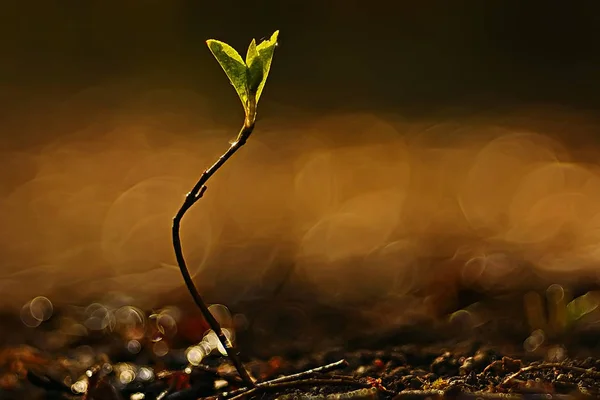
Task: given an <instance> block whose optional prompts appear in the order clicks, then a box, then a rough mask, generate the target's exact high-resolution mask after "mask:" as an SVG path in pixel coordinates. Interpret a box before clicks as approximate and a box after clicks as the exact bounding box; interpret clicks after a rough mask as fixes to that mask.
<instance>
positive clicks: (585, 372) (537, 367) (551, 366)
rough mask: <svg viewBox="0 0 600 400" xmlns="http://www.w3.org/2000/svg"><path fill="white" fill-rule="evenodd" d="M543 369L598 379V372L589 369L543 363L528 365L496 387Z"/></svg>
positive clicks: (599, 373)
mask: <svg viewBox="0 0 600 400" xmlns="http://www.w3.org/2000/svg"><path fill="white" fill-rule="evenodd" d="M543 369H561V370H563V371H568V372H575V373H578V374H582V375H588V376H592V377H594V378H600V372H599V371H595V370H593V369H591V368H589V369H587V368H581V367H575V366H572V365H565V364H560V363H543V364H538V365H530V366H528V367H523V368H521V369H520V370H518V371H517V372H515V373H513V374H510V375H509V376H507V377H506V378H505V379H504V380H503V381H502V382H501V383H500V385H498V387H504V386H506V385H508V384H509V383H511V381H512V380H513V379H515V378H517V377H518V376H520V375H521V374H524V373H526V372H531V371H540V370H543Z"/></svg>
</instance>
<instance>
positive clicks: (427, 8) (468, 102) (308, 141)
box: [0, 0, 600, 326]
mask: <svg viewBox="0 0 600 400" xmlns="http://www.w3.org/2000/svg"><path fill="white" fill-rule="evenodd" d="M276 29H280V30H281V34H280V45H279V47H278V49H277V52H276V55H275V59H274V64H273V69H272V72H271V75H270V77H269V83H268V85H267V88H266V91H265V95H264V97H263V98H262V100H261V105H260V108H259V119H258V123H257V128H256V130H255V133H254V135H253V137H252V138H251V140H250V141H249V142H248V144H247V146H246V147H244V148H243V149H242V150H241V151H240V153H239V154H237V155H236V156H235V158H234V159H232V160H231V162H230V163H228V164H227V165H226V166H225V167H224V168H223V169H222V170H220V171H219V172H218V174H217V175H216V176H215V177H214V179H213V180H211V181H210V183H209V185H208V187H209V189H208V191H207V193H206V196H205V197H204V199H203V200H202V201H201V202H200V203H198V204H197V206H196V207H194V208H193V209H192V210H191V211H190V212H189V213H188V215H187V216H186V218H185V220H184V222H183V245H184V251H185V255H186V257H187V259H188V262H189V266H190V268H191V270H192V273H193V274H194V276H195V280H196V282H197V285H198V286H199V287H200V288H201V290H202V292H203V293H204V294H205V295H206V299H207V301H209V302H211V303H217V302H220V303H223V304H227V305H228V306H229V307H230V308H232V309H236V308H237V309H239V310H243V309H244V304H248V303H253V304H254V303H259V304H262V306H261V307H262V308H261V309H263V310H269V309H270V308H269V307H271V308H277V307H284V308H285V307H288V309H287V311H285V312H283V313H280V314H278V315H285V316H287V318H288V319H290V320H293V321H295V324H296V325H294V324H292V326H298V325H303V324H305V323H306V321H307V320H309V319H310V312H309V311H307V310H306V308H302V309H300V308H301V307H300V308H299V306H297V304H298V303H302V304H304V305H305V306H306V304H308V303H310V302H311V301H314V302H315V303H318V304H326V305H327V306H328V307H341V308H344V307H350V308H352V307H356V308H352V309H353V310H354V312H356V313H359V314H360V316H361V318H363V317H364V318H365V319H366V320H368V321H371V322H373V321H376V322H377V324H379V323H384V322H385V323H392V324H393V323H398V322H399V321H406V320H412V319H415V318H416V319H419V318H422V316H423V315H428V316H434V317H436V316H439V315H446V314H447V313H451V312H453V311H456V310H458V309H461V308H462V307H467V306H469V305H470V304H472V303H475V302H476V301H477V300H478V299H479V298H480V297H478V296H492V295H497V294H502V293H504V294H506V293H525V292H527V291H530V290H534V291H535V290H537V291H538V292H539V291H541V293H544V291H545V290H546V288H548V287H549V286H550V285H552V284H554V285H558V286H552V287H553V289H552V290H553V291H552V292H551V293H553V294H552V295H553V296H555V297H556V293H559V295H558V298H560V301H563V300H565V298H566V297H565V296H566V294H565V293H566V292H565V290H566V289H565V288H567V287H568V288H573V289H572V290H573V293H574V294H573V296H575V295H576V294H577V293H579V292H580V294H581V293H585V292H586V291H588V290H592V289H594V288H595V285H596V284H597V282H598V280H599V277H600V276H599V275H598V261H600V168H599V166H600V164H599V163H598V160H599V155H600V154H599V153H600V147H598V146H599V144H600V117H599V115H600V114H598V108H599V106H600V96H599V95H598V93H600V70H599V69H598V65H599V62H600V52H599V51H598V50H597V44H598V41H599V40H600V3H598V2H597V1H591V0H590V1H577V2H564V1H553V0H550V1H536V0H532V1H527V2H524V1H517V0H505V1H485V2H484V1H475V0H472V1H471V0H462V1H451V2H450V1H446V0H425V1H418V2H416V1H395V2H391V1H378V0H375V1H369V2H364V1H355V0H343V1H342V0H326V1H324V0H308V1H307V0H303V1H296V0H286V1H277V0H256V1H239V0H222V1H211V2H209V1H203V0H171V1H164V0H118V1H117V0H102V1H96V0H87V1H48V0H44V1H42V0H35V1H31V2H20V1H6V2H4V3H3V7H2V12H1V13H0V52H1V56H2V62H1V63H0V128H1V132H2V133H1V136H0V175H1V178H0V204H1V206H0V255H1V257H0V293H2V296H1V297H0V306H1V307H2V308H3V309H5V310H7V311H8V312H17V313H18V312H22V307H23V306H24V305H25V306H26V307H30V306H31V304H32V303H31V302H30V300H31V299H33V298H36V296H44V299H46V298H47V299H50V300H51V302H52V304H54V306H55V307H61V306H65V305H73V304H75V305H86V304H89V302H92V301H104V300H102V299H105V298H107V296H108V297H110V298H112V299H115V298H119V299H122V300H119V301H120V302H121V303H119V304H125V303H127V304H135V305H136V306H138V307H142V308H151V307H158V306H161V305H165V304H184V305H189V304H190V300H189V295H188V293H187V292H186V290H185V288H184V286H183V283H182V278H181V276H180V274H179V272H178V269H177V267H176V263H175V259H174V256H173V251H172V247H171V239H170V226H171V219H172V217H173V215H174V213H175V212H176V211H177V209H178V207H179V206H180V204H181V202H182V200H183V196H184V194H185V193H186V192H187V191H188V190H189V189H190V188H191V187H192V186H193V184H194V183H195V182H196V179H197V178H198V177H199V175H200V174H201V172H202V171H203V170H204V168H206V167H207V166H209V165H210V164H212V162H213V161H214V160H215V159H216V157H218V156H219V155H220V154H221V153H222V152H223V151H224V150H225V149H226V148H227V146H228V141H229V140H231V139H233V138H234V137H235V135H236V134H237V131H238V129H239V126H240V124H241V122H242V119H243V111H242V108H241V107H240V104H239V99H238V98H237V96H236V95H235V92H234V91H233V89H232V88H231V86H230V85H229V83H228V81H227V78H226V77H225V75H224V74H223V72H222V70H221V69H220V67H219V66H218V64H217V63H216V62H215V60H214V59H213V58H212V55H211V54H210V52H209V50H208V49H207V48H206V46H205V43H204V42H205V40H206V39H209V38H215V39H219V40H223V41H226V42H228V43H230V44H231V45H233V46H234V47H235V48H237V49H239V50H240V52H242V53H243V52H245V49H246V46H247V44H248V43H249V41H250V40H251V38H253V37H255V38H257V39H261V38H263V37H268V36H270V35H271V34H272V32H273V31H274V30H276ZM557 291H558V292H557ZM548 293H550V292H548ZM119 296H120V297H119ZM596 298H597V297H595V299H596ZM278 299H279V300H278ZM281 299H285V301H284V300H281ZM519 299H520V297H519ZM530 299H531V298H530ZM520 301H521V300H518V301H517V302H516V304H517V305H518V306H517V307H516V308H519V307H522V303H520ZM536 301H537V300H536V299H535V298H534V299H533V300H532V301H530V302H529V303H528V304H537V303H536ZM42 302H43V305H44V307H47V303H46V302H45V300H43V301H42ZM286 302H287V303H286ZM364 304H368V305H369V306H368V307H363V308H360V306H361V305H364ZM597 304H598V302H597V301H596V300H594V301H592V308H594V307H597ZM589 307H590V306H589V305H588V308H589ZM594 309H595V308H594ZM28 310H29V308H28ZM357 310H358V311H357ZM28 312H29V311H28ZM30 314H31V313H30ZM28 315H29V314H28ZM265 315H267V316H268V315H269V312H263V317H264V318H266V319H268V317H265ZM278 318H279V317H278ZM36 320H40V318H37V319H36ZM597 320H600V317H599V318H597ZM299 321H300V322H299ZM303 321H304V322H303ZM331 323H333V322H331ZM265 324H266V322H265Z"/></svg>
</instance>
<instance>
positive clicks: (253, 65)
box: [206, 31, 279, 121]
mask: <svg viewBox="0 0 600 400" xmlns="http://www.w3.org/2000/svg"><path fill="white" fill-rule="evenodd" d="M278 36H279V31H275V33H273V35H272V36H271V38H270V39H267V40H265V41H263V42H261V43H259V44H258V45H257V44H256V40H255V39H252V42H251V43H250V46H249V47H248V52H247V53H246V61H244V60H243V59H242V57H241V56H240V54H239V53H238V52H237V51H236V50H235V49H234V48H233V47H231V46H230V45H228V44H227V43H223V42H220V41H218V40H212V39H211V40H207V41H206V44H207V45H208V48H209V49H210V51H211V52H212V53H213V55H214V56H215V58H216V59H217V61H218V62H219V64H220V65H221V67H222V68H223V71H225V73H226V74H227V77H228V78H229V81H230V82H231V84H232V85H233V87H234V89H235V91H236V92H237V94H238V96H239V97H240V100H241V101H242V104H243V106H244V111H245V112H246V116H247V117H248V118H250V119H251V120H252V121H254V117H255V114H256V104H257V103H258V100H259V99H260V95H261V94H262V91H263V89H264V87H265V82H266V81H267V76H268V75H269V70H270V69H271V61H272V60H273V53H274V52H275V47H276V46H277V37H278Z"/></svg>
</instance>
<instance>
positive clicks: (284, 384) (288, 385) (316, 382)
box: [229, 378, 371, 400]
mask: <svg viewBox="0 0 600 400" xmlns="http://www.w3.org/2000/svg"><path fill="white" fill-rule="evenodd" d="M324 385H331V386H354V387H358V388H370V387H371V385H369V384H368V383H364V382H359V381H349V380H347V379H321V378H309V379H298V380H292V381H279V382H276V383H271V382H270V381H269V382H265V383H264V384H258V385H256V387H254V388H252V389H249V390H246V391H244V392H242V393H240V394H238V395H236V396H233V397H230V398H229V400H241V399H243V398H245V397H247V396H252V395H256V394H258V393H261V392H272V391H278V390H286V389H295V388H299V387H306V386H324Z"/></svg>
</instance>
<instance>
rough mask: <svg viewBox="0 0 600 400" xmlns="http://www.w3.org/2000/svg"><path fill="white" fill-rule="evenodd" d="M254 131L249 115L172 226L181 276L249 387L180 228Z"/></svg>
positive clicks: (197, 185) (207, 171)
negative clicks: (199, 283)
mask: <svg viewBox="0 0 600 400" xmlns="http://www.w3.org/2000/svg"><path fill="white" fill-rule="evenodd" d="M253 130H254V122H250V121H249V120H248V118H246V120H245V121H244V126H243V127H242V129H241V131H240V133H239V135H238V138H237V140H236V141H235V142H233V143H232V144H231V146H230V147H229V149H228V150H227V151H226V152H225V153H224V154H223V155H222V156H221V157H219V159H218V160H217V161H216V162H215V163H214V164H213V165H212V166H211V167H210V168H208V169H207V170H206V171H204V173H203V174H202V176H201V177H200V179H199V180H198V182H196V184H195V185H194V187H193V188H192V190H191V191H190V192H189V193H188V194H187V195H186V197H185V200H184V202H183V204H182V206H181V208H180V209H179V211H177V214H176V215H175V217H174V218H173V229H172V236H173V249H174V250H175V257H176V258H177V264H178V265H179V269H180V270H181V275H182V276H183V280H184V281H185V285H186V286H187V289H188V291H189V292H190V294H191V295H192V298H193V299H194V302H195V303H196V305H197V306H198V308H200V312H201V313H202V316H203V317H204V319H205V320H206V322H207V323H208V325H209V326H210V328H211V329H212V330H213V331H214V332H215V333H216V335H217V337H218V338H219V341H220V342H221V344H222V345H223V347H224V348H225V351H226V352H227V356H228V357H229V359H230V360H231V362H232V363H233V365H234V366H235V369H236V370H237V372H238V374H239V375H240V378H242V381H243V382H244V385H246V386H248V387H254V382H253V381H252V379H251V378H250V375H249V374H248V371H246V368H244V365H243V364H242V362H241V361H240V358H239V354H238V352H237V350H236V349H235V347H234V345H233V343H231V341H230V340H229V339H227V337H226V336H225V334H224V333H223V331H222V330H221V325H220V324H219V322H218V321H217V320H216V319H215V317H214V316H213V315H212V314H211V313H210V311H209V310H208V306H207V305H206V303H204V300H203V299H202V296H200V293H199V292H198V289H197V288H196V285H195V284H194V281H193V279H192V277H191V275H190V272H189V270H188V268H187V264H186V262H185V258H184V257H183V249H182V246H181V236H180V227H181V220H182V219H183V217H184V215H185V213H186V212H187V211H188V210H189V209H190V208H191V207H192V206H193V205H194V204H196V202H197V201H198V200H200V199H201V198H202V196H203V195H204V192H205V191H206V182H207V181H208V180H209V179H210V178H211V177H212V176H213V175H214V173H215V172H217V170H218V169H219V168H221V167H222V166H223V164H225V162H226V161H227V160H229V158H231V156H233V155H234V154H235V152H236V151H238V150H239V149H240V148H241V147H242V146H243V145H244V144H246V140H247V139H248V137H249V136H250V134H251V133H252V131H253Z"/></svg>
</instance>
